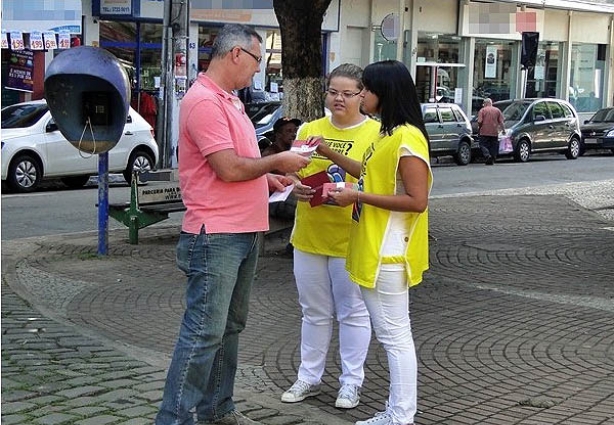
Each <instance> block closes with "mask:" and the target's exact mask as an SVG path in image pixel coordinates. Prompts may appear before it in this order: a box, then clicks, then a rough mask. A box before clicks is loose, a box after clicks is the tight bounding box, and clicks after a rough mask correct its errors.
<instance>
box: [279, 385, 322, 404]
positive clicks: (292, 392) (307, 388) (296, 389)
mask: <svg viewBox="0 0 614 425" xmlns="http://www.w3.org/2000/svg"><path fill="white" fill-rule="evenodd" d="M318 394H320V385H310V384H308V383H307V382H305V381H301V380H300V379H297V381H296V382H295V383H294V384H292V386H291V387H290V389H289V390H288V391H286V392H285V393H283V394H282V395H281V401H283V402H284V403H298V402H299V401H303V400H305V399H306V398H307V397H313V396H315V395H318Z"/></svg>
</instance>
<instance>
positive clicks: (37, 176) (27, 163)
mask: <svg viewBox="0 0 614 425" xmlns="http://www.w3.org/2000/svg"><path fill="white" fill-rule="evenodd" d="M42 179H43V172H42V167H41V166H40V164H39V162H38V160H37V159H36V158H34V157H32V156H31V155H19V156H18V157H16V158H15V159H13V161H11V165H10V166H9V170H8V175H7V182H8V185H9V187H10V188H11V189H12V190H14V191H16V192H21V193H27V192H33V191H34V190H36V188H37V187H38V185H39V184H40V182H41V180H42Z"/></svg>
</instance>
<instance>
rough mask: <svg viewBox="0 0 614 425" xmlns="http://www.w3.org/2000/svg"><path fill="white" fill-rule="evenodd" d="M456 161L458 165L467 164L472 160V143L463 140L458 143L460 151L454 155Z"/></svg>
mask: <svg viewBox="0 0 614 425" xmlns="http://www.w3.org/2000/svg"><path fill="white" fill-rule="evenodd" d="M454 161H456V163H457V164H458V165H467V164H469V163H470V162H471V145H469V143H467V142H466V141H464V140H462V141H461V142H460V143H459V144H458V151H457V152H456V154H455V155H454Z"/></svg>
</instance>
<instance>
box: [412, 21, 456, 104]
mask: <svg viewBox="0 0 614 425" xmlns="http://www.w3.org/2000/svg"><path fill="white" fill-rule="evenodd" d="M460 42H461V38H460V37H457V36H452V35H445V34H434V33H427V32H420V33H419V34H418V45H417V51H416V54H417V59H416V61H417V64H416V65H417V68H416V89H417V92H418V98H419V99H420V101H421V102H440V103H452V102H454V93H455V89H457V88H460V87H459V83H458V81H459V80H458V71H459V69H460V68H461V67H464V64H460V63H458V61H459V47H460Z"/></svg>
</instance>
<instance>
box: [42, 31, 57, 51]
mask: <svg viewBox="0 0 614 425" xmlns="http://www.w3.org/2000/svg"><path fill="white" fill-rule="evenodd" d="M43 38H44V39H45V49H47V50H53V49H57V48H58V42H57V40H56V39H55V33H54V32H53V31H45V32H44V33H43Z"/></svg>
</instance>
